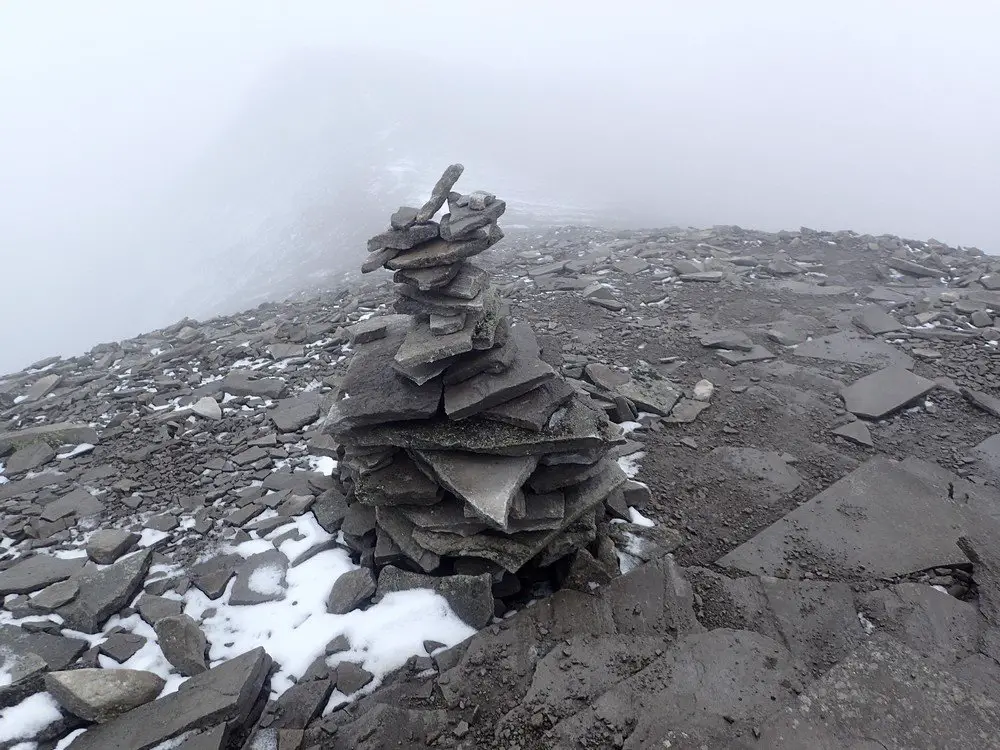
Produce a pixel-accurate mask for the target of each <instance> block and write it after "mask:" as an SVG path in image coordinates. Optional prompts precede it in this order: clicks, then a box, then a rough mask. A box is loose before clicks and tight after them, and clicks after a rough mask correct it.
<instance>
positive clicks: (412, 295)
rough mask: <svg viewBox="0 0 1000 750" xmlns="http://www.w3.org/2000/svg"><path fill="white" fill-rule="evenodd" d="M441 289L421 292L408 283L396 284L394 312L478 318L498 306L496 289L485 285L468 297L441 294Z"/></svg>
mask: <svg viewBox="0 0 1000 750" xmlns="http://www.w3.org/2000/svg"><path fill="white" fill-rule="evenodd" d="M440 291H442V290H435V291H432V292H421V291H420V290H419V289H417V288H416V287H414V286H410V285H409V284H397V285H396V293H397V295H398V297H397V300H396V302H395V304H394V307H395V309H396V312H398V313H407V314H410V315H461V314H467V315H470V316H472V317H474V318H476V319H477V320H478V318H480V317H482V316H483V315H484V314H485V312H486V311H487V309H490V308H493V309H496V308H497V307H498V304H497V303H498V302H499V298H498V296H497V293H496V290H495V289H493V288H492V287H489V286H486V287H483V288H482V289H480V291H479V292H478V293H476V294H475V295H473V296H472V297H469V298H468V299H466V298H464V297H450V296H447V295H445V294H441V293H440Z"/></svg>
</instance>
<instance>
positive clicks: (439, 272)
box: [392, 261, 466, 292]
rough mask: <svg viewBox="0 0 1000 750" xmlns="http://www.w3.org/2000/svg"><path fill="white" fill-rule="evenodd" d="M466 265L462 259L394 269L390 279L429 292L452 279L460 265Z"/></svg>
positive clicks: (460, 267) (459, 269)
mask: <svg viewBox="0 0 1000 750" xmlns="http://www.w3.org/2000/svg"><path fill="white" fill-rule="evenodd" d="M464 265H466V264H465V263H464V262H463V261H459V262H458V263H449V264H448V265H445V266H432V267H431V268H411V269H406V270H402V271H396V273H395V274H393V277H392V280H393V281H395V282H396V283H397V284H409V285H410V286H415V287H416V288H417V289H419V290H420V291H422V292H431V291H435V290H437V289H440V288H441V287H443V286H447V285H448V284H449V283H450V282H451V280H452V279H454V278H455V277H456V276H457V275H458V272H459V271H461V270H462V267H463V266H464Z"/></svg>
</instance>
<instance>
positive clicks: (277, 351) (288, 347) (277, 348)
mask: <svg viewBox="0 0 1000 750" xmlns="http://www.w3.org/2000/svg"><path fill="white" fill-rule="evenodd" d="M267 353H268V354H269V355H271V359H292V358H293V357H302V356H304V355H305V353H306V349H305V347H304V346H302V344H269V345H268V347H267Z"/></svg>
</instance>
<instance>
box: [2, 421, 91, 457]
mask: <svg viewBox="0 0 1000 750" xmlns="http://www.w3.org/2000/svg"><path fill="white" fill-rule="evenodd" d="M39 440H43V441H45V442H46V443H48V444H49V445H51V446H53V447H55V446H59V445H68V444H76V445H79V444H80V443H90V444H91V445H97V444H98V443H99V442H100V438H99V437H98V435H97V431H96V430H95V429H94V428H93V427H91V426H90V425H85V424H75V423H72V422H58V423H56V424H46V425H38V426H37V427H26V428H24V429H21V430H14V431H13V432H0V456H4V455H6V454H7V453H10V452H11V451H12V450H17V449H18V448H20V447H21V446H24V445H30V444H31V443H34V442H37V441H39Z"/></svg>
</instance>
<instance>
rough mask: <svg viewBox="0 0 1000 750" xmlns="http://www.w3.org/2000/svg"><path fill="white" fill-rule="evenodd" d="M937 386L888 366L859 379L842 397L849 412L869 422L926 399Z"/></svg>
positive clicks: (845, 389) (841, 393)
mask: <svg viewBox="0 0 1000 750" xmlns="http://www.w3.org/2000/svg"><path fill="white" fill-rule="evenodd" d="M936 387H937V383H935V382H934V381H933V380H928V379H927V378H922V377H920V376H919V375H914V374H913V373H912V372H911V371H909V370H906V369H903V368H902V367H887V368H885V369H884V370H879V371H878V372H873V373H872V374H871V375H866V376H865V377H863V378H860V379H858V380H856V381H854V382H853V383H851V384H850V385H849V386H847V387H846V388H844V389H843V390H842V391H841V392H840V395H841V396H842V397H843V399H844V405H845V407H846V408H847V410H848V411H849V412H851V413H852V414H856V415H857V416H859V417H864V418H866V419H881V418H882V417H885V416H888V415H890V414H892V413H893V412H896V411H899V410H900V409H902V408H903V407H905V406H907V405H909V404H912V403H913V402H914V401H916V400H918V399H920V398H922V397H923V396H926V395H927V394H928V393H930V392H931V391H932V390H934V389H935V388H936Z"/></svg>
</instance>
